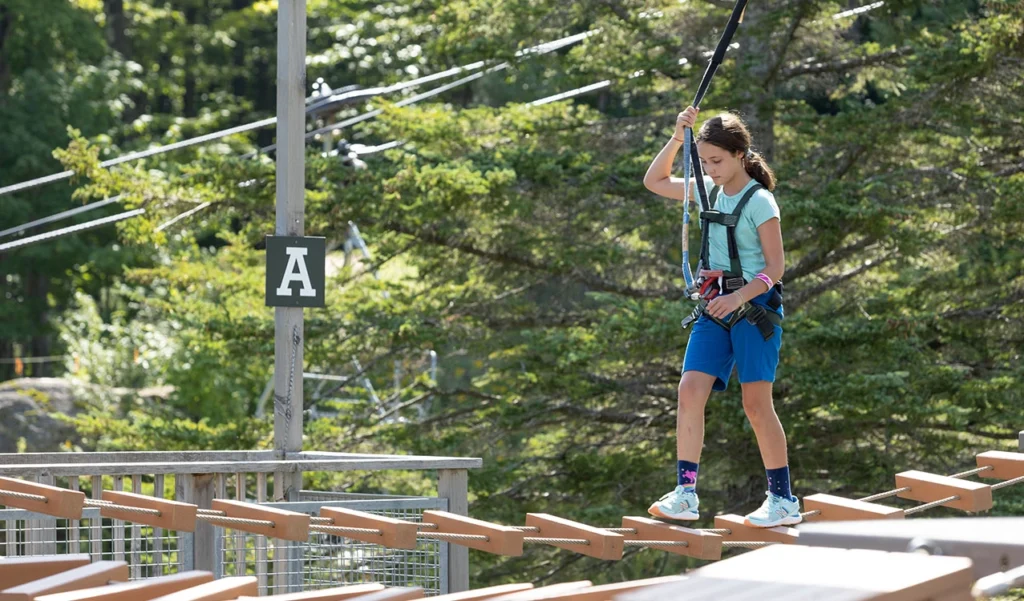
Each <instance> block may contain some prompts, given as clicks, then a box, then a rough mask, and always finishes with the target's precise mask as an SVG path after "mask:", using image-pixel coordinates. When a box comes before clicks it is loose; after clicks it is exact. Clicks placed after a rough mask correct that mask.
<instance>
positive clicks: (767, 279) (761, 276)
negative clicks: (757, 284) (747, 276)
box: [755, 273, 775, 290]
mask: <svg viewBox="0 0 1024 601" xmlns="http://www.w3.org/2000/svg"><path fill="white" fill-rule="evenodd" d="M755 277H756V278H757V279H759V280H761V281H762V282H764V283H765V285H767V286H768V289H769V290H771V289H772V286H774V285H775V284H773V283H772V279H771V278H770V277H768V276H767V275H765V274H763V273H759V274H757V275H756V276H755Z"/></svg>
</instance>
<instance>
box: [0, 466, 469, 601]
mask: <svg viewBox="0 0 1024 601" xmlns="http://www.w3.org/2000/svg"><path fill="white" fill-rule="evenodd" d="M480 465H481V460H480V459H476V458H458V457H421V456H404V455H403V456H396V455H364V454H352V453H326V452H300V453H289V454H288V455H287V456H286V457H285V458H283V459H278V458H275V457H274V453H273V452H272V451H188V452H124V453H23V454H0V476H7V477H21V478H25V479H27V480H31V481H35V482H40V483H43V484H50V485H54V486H60V487H65V488H70V489H73V490H82V491H83V492H85V493H86V494H87V496H89V497H91V498H94V499H98V498H100V495H101V492H102V490H104V489H107V490H119V491H120V490H128V491H131V492H135V493H139V494H146V495H153V496H159V497H163V498H174V499H176V500H178V501H183V502H188V503H194V504H196V505H198V506H199V507H200V508H209V507H210V506H211V502H212V501H213V499H215V498H222V499H237V500H245V501H248V502H255V503H261V504H267V505H269V506H272V507H280V508H287V509H290V510H292V511H301V512H307V513H310V514H316V513H318V512H319V508H320V507H321V506H324V505H330V506H341V507H349V508H359V509H363V510H366V511H373V512H378V513H383V514H384V515H389V516H393V517H401V518H402V519H409V520H417V519H419V518H418V516H419V515H420V512H421V511H422V510H425V509H445V510H448V511H452V512H454V513H460V514H463V515H465V514H467V512H468V498H467V494H468V491H467V480H468V470H469V469H472V468H476V467H480ZM380 470H430V471H436V473H437V483H438V484H437V491H438V492H437V496H436V497H419V496H417V497H410V496H403V495H401V494H400V493H401V491H394V492H395V494H381V495H357V494H349V493H337V492H332V491H313V490H294V489H284V487H283V484H284V482H286V481H289V478H286V477H285V475H286V474H287V475H289V476H291V475H292V474H296V473H298V474H306V473H314V472H341V471H366V472H369V471H380ZM62 553H88V554H89V555H90V556H92V558H93V559H94V560H95V559H114V560H122V561H127V562H128V563H129V566H130V571H131V572H130V573H131V577H132V578H136V579H137V578H147V577H152V576H159V575H163V574H169V573H174V572H176V571H179V570H192V569H201V570H208V571H210V572H213V573H214V574H216V575H217V576H222V575H234V574H241V573H243V570H244V573H246V574H250V575H254V576H256V577H257V580H258V582H259V585H260V592H261V594H262V593H267V594H269V593H282V592H295V591H300V590H303V589H304V588H305V589H312V588H323V587H326V586H330V585H337V583H339V582H381V583H383V584H388V585H406V584H413V585H415V586H421V587H423V588H424V589H425V590H426V591H427V592H429V593H439V594H440V593H445V592H458V591H462V590H466V589H467V588H468V584H469V583H468V578H469V576H468V575H469V555H468V552H467V550H466V549H465V548H464V547H460V546H458V545H447V544H445V543H441V542H433V541H424V542H423V543H421V544H420V545H419V546H417V548H416V549H415V550H408V551H404V550H393V549H384V548H382V547H380V546H377V545H371V544H366V543H359V542H357V541H352V540H350V539H343V538H341V537H337V536H332V535H328V534H322V533H311V535H310V539H309V540H308V541H306V542H301V543H297V542H287V541H279V540H276V539H269V540H268V539H267V538H266V537H262V536H258V535H252V534H247V533H242V532H238V531H233V530H230V529H221V530H220V531H219V532H218V530H217V527H215V526H213V525H212V524H209V523H207V522H202V521H201V522H199V523H198V524H197V525H196V531H195V532H194V533H193V532H171V531H167V530H164V529H161V528H153V527H150V526H144V525H138V524H133V523H126V522H124V521H123V520H116V519H110V518H101V517H100V516H99V510H98V509H95V508H86V509H85V510H84V512H83V514H82V519H81V520H65V519H57V518H50V517H46V516H42V515H40V514H37V513H33V512H29V511H22V510H17V509H5V510H0V555H6V556H17V555H44V554H62ZM339 578H340V579H342V580H337V579H339Z"/></svg>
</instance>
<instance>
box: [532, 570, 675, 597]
mask: <svg viewBox="0 0 1024 601" xmlns="http://www.w3.org/2000/svg"><path fill="white" fill-rule="evenodd" d="M683 580H686V576H661V577H659V578H645V579H642V580H630V581H628V582H615V583H612V584H602V585H599V586H588V587H585V588H580V589H575V590H567V591H562V592H556V593H548V594H547V595H545V596H544V599H545V601H547V600H548V599H551V600H552V601H555V600H557V601H613V600H615V599H621V597H619V595H621V594H622V593H628V592H630V591H636V590H640V589H645V588H647V587H651V586H659V585H662V584H669V583H672V582H680V581H683Z"/></svg>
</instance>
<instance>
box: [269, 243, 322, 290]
mask: <svg viewBox="0 0 1024 601" xmlns="http://www.w3.org/2000/svg"><path fill="white" fill-rule="evenodd" d="M284 252H285V254H287V255H288V265H287V266H286V267H285V268H284V277H283V278H282V279H281V285H280V286H278V287H277V294H278V296H291V295H292V289H291V287H290V285H289V284H290V283H291V282H301V283H302V289H301V290H299V296H316V290H314V289H313V284H312V283H310V281H309V270H307V269H306V253H308V252H309V249H307V248H300V247H296V246H289V247H287V248H285V249H284Z"/></svg>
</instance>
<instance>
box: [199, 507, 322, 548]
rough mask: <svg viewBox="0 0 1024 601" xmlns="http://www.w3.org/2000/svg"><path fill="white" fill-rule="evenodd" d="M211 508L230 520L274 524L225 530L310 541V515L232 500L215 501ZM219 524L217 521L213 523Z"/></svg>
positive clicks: (227, 526) (231, 526)
mask: <svg viewBox="0 0 1024 601" xmlns="http://www.w3.org/2000/svg"><path fill="white" fill-rule="evenodd" d="M211 508H212V509H216V510H220V511H223V512H225V513H226V514H227V517H230V518H244V519H247V520H264V521H270V522H273V523H274V525H273V526H270V525H266V526H263V525H256V524H251V525H235V524H231V525H224V526H223V527H224V528H230V529H232V530H241V531H243V532H252V533H253V534H262V535H263V536H269V537H272V538H280V539H282V540H292V541H299V542H306V541H308V540H309V515H308V514H305V513H297V512H295V511H286V510H284V509H277V508H275V507H267V506H265V505H254V504H252V503H244V502H242V501H232V500H230V499H214V500H213V502H212V503H211ZM212 523H213V524H217V522H216V521H213V522H212Z"/></svg>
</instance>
